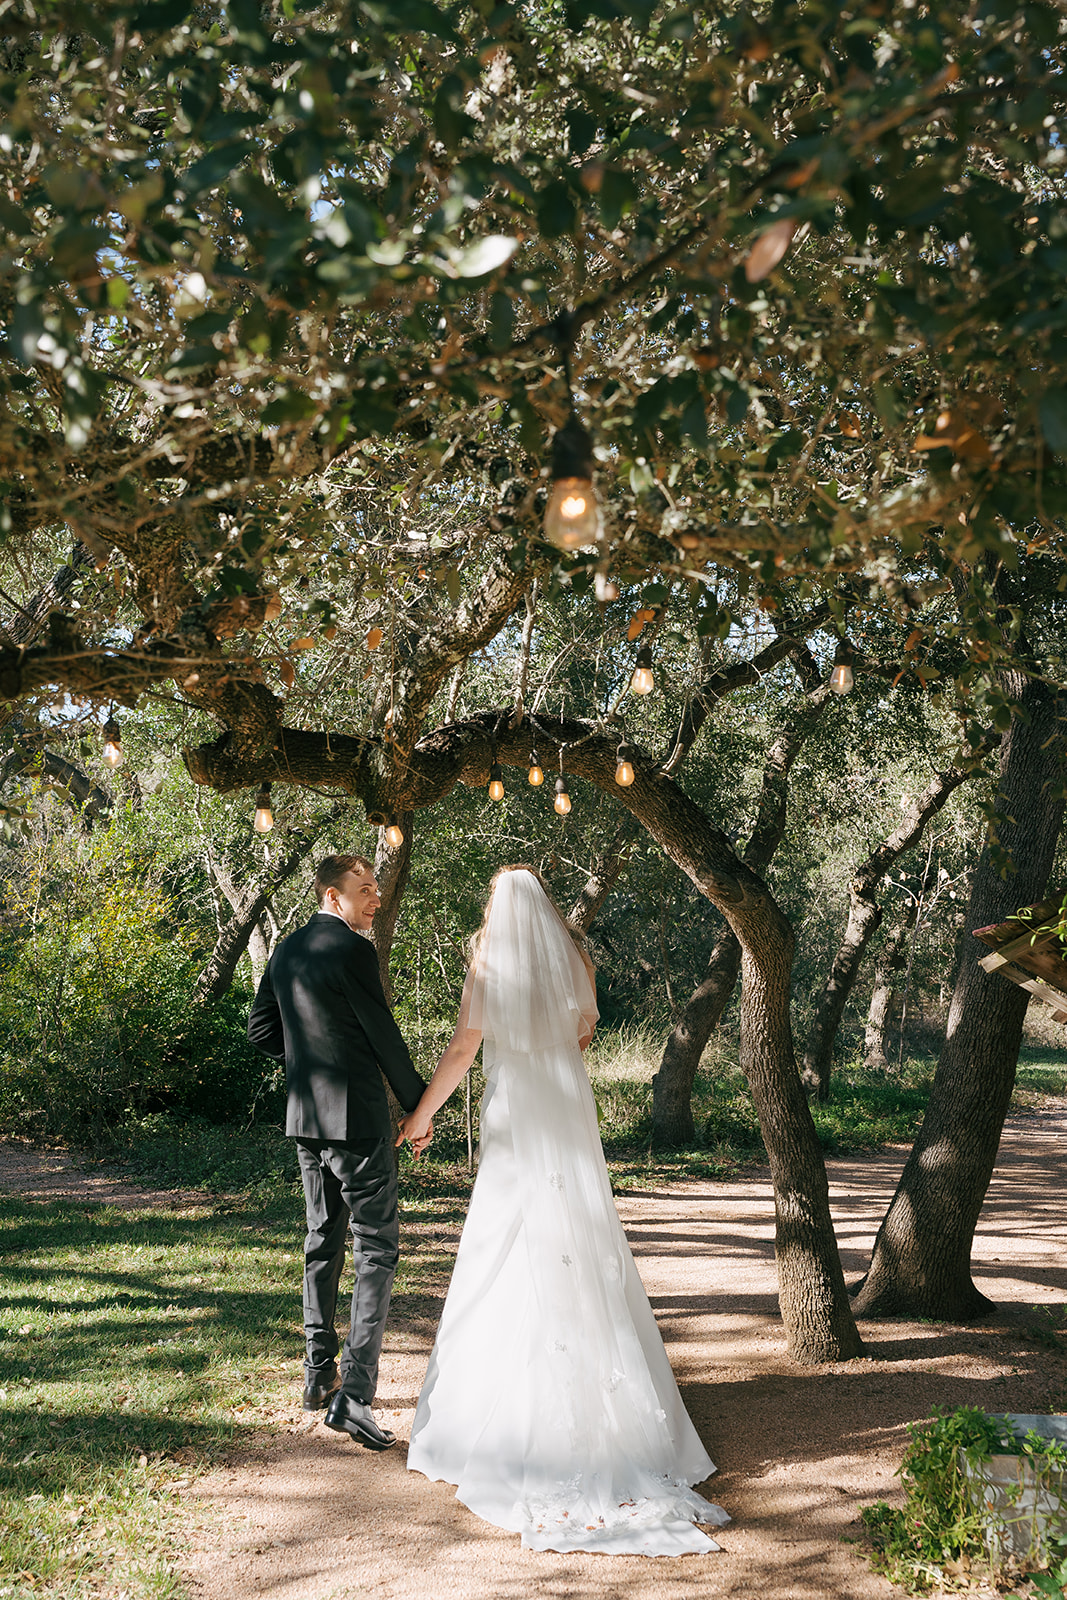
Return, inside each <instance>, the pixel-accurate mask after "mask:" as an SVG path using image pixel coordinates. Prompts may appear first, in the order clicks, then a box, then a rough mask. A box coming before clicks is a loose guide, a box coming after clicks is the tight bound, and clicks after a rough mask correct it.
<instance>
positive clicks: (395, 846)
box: [385, 817, 404, 850]
mask: <svg viewBox="0 0 1067 1600" xmlns="http://www.w3.org/2000/svg"><path fill="white" fill-rule="evenodd" d="M385 842H386V844H387V845H388V846H389V848H390V849H391V850H399V849H400V846H401V845H402V844H403V843H404V830H403V828H402V827H401V826H400V824H399V822H398V821H397V820H396V818H395V817H390V818H389V820H388V822H387V823H386V825H385Z"/></svg>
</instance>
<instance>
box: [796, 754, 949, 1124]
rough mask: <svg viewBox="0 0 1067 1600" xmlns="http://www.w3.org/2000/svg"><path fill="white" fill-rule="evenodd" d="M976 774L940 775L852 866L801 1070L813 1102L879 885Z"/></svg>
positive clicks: (874, 923)
mask: <svg viewBox="0 0 1067 1600" xmlns="http://www.w3.org/2000/svg"><path fill="white" fill-rule="evenodd" d="M976 770H977V769H976V767H974V766H968V767H950V768H949V769H948V771H947V772H939V773H938V774H937V776H936V777H935V778H934V779H933V781H932V782H931V783H930V784H929V785H928V786H927V788H926V791H925V793H923V794H922V795H920V797H919V798H918V800H916V801H915V802H914V803H913V804H912V805H911V806H910V807H909V809H908V811H907V814H906V815H905V817H904V819H903V821H902V822H901V824H900V826H899V827H898V828H895V829H894V831H893V832H892V833H891V834H890V835H889V838H888V839H886V840H884V842H883V843H882V844H880V845H879V846H878V847H877V849H875V850H872V852H871V854H870V855H869V856H868V857H867V859H866V861H864V862H863V864H862V865H861V866H860V867H858V868H857V870H856V873H855V875H854V877H853V879H852V881H851V883H850V884H849V886H848V902H849V905H848V922H847V923H846V925H845V932H844V936H843V937H842V940H841V943H840V945H839V947H838V950H837V954H836V955H835V956H834V959H833V961H832V962H831V965H830V970H829V972H828V973H827V975H826V981H825V983H824V984H823V989H822V994H821V995H820V996H819V1001H818V1004H817V1006H816V1008H815V1017H814V1020H813V1022H812V1025H811V1033H810V1035H809V1037H808V1044H807V1048H806V1049H805V1051H804V1065H803V1068H802V1071H801V1076H802V1077H803V1080H804V1087H805V1089H807V1091H808V1093H809V1094H814V1095H815V1097H816V1099H818V1100H825V1099H827V1098H828V1096H829V1093H830V1071H831V1067H832V1065H833V1058H834V1041H835V1040H836V1038H837V1034H838V1029H839V1028H840V1026H841V1018H842V1017H843V1016H844V1014H845V1006H846V1005H847V1003H848V997H849V995H850V994H851V993H852V988H853V985H854V984H855V982H856V977H857V975H858V973H859V970H860V964H861V963H862V961H863V957H864V955H865V954H866V951H867V946H868V944H869V943H870V941H871V938H872V936H873V935H874V933H875V931H876V930H877V928H878V926H879V924H880V923H881V920H882V908H881V905H880V904H879V902H878V890H879V885H880V884H881V881H882V879H883V878H884V876H885V874H886V873H887V872H888V871H889V869H890V867H892V866H894V865H895V863H896V862H897V861H899V860H900V858H901V856H902V855H904V854H905V853H906V852H907V851H908V850H911V849H912V848H913V847H914V846H915V845H916V844H918V842H919V840H920V839H921V838H922V836H923V834H924V832H925V831H926V825H927V823H928V822H929V821H930V819H931V818H932V817H935V816H936V815H937V813H938V812H939V811H940V810H941V807H942V806H943V805H944V804H945V801H946V800H947V799H948V797H949V795H950V794H952V793H953V792H954V791H955V790H956V789H958V788H959V786H960V784H961V783H965V782H966V781H967V779H968V778H970V777H972V776H973V775H974V772H975V771H976Z"/></svg>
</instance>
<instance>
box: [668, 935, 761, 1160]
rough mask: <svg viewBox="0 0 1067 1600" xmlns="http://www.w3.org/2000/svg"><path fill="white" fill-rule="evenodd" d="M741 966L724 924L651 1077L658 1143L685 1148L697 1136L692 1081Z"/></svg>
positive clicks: (733, 940) (738, 952)
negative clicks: (657, 1069) (701, 975)
mask: <svg viewBox="0 0 1067 1600" xmlns="http://www.w3.org/2000/svg"><path fill="white" fill-rule="evenodd" d="M740 970H741V946H740V945H739V944H738V942H737V939H736V937H735V935H734V933H733V931H732V930H731V929H730V928H729V927H726V928H724V929H723V930H722V932H721V933H720V934H719V937H718V938H717V939H716V941H715V943H714V944H713V945H712V947H711V954H710V955H709V956H708V964H707V966H706V967H705V969H704V976H703V978H701V980H700V982H699V984H698V985H697V987H696V988H695V989H694V990H693V993H692V994H691V995H690V996H689V999H688V1001H687V1002H686V1004H685V1006H684V1008H683V1010H682V1014H681V1016H680V1017H679V1018H678V1020H677V1022H676V1023H675V1025H674V1027H673V1028H672V1029H671V1032H670V1036H669V1038H668V1040H667V1043H666V1046H665V1047H664V1051H663V1060H662V1061H661V1062H660V1067H659V1071H658V1072H657V1073H656V1076H655V1077H654V1078H653V1080H652V1127H653V1132H654V1136H655V1138H656V1139H657V1141H659V1142H660V1143H663V1144H669V1145H678V1146H681V1147H683V1148H684V1147H685V1146H688V1145H692V1143H693V1141H694V1139H695V1138H696V1128H695V1126H694V1123H693V1083H694V1080H695V1079H696V1074H697V1068H698V1067H699V1066H700V1058H701V1056H702V1055H703V1054H704V1051H705V1050H706V1048H707V1044H708V1040H709V1039H710V1038H711V1036H712V1034H713V1033H714V1031H715V1029H716V1028H717V1027H718V1025H719V1022H720V1019H721V1017H722V1014H723V1012H724V1011H725V1010H726V1007H727V1005H728V1004H729V1002H730V996H731V995H732V994H733V992H734V987H735V985H736V983H737V974H738V973H739V972H740Z"/></svg>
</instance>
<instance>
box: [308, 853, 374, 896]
mask: <svg viewBox="0 0 1067 1600" xmlns="http://www.w3.org/2000/svg"><path fill="white" fill-rule="evenodd" d="M373 871H374V862H373V861H368V860H367V857H366V856H324V857H323V859H322V860H321V861H320V862H319V864H318V866H317V867H316V868H315V899H316V900H317V901H318V903H319V905H320V906H321V904H322V902H323V901H324V900H325V898H326V891H327V889H339V888H340V887H341V884H342V883H343V882H344V879H345V877H346V876H347V874H348V873H350V872H373Z"/></svg>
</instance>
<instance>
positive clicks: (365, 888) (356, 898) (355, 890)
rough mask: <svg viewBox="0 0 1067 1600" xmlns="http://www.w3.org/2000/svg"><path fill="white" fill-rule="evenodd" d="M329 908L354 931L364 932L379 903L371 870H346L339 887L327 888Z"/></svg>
mask: <svg viewBox="0 0 1067 1600" xmlns="http://www.w3.org/2000/svg"><path fill="white" fill-rule="evenodd" d="M326 894H327V899H328V900H329V902H330V906H331V909H332V910H334V911H336V912H338V913H339V914H340V915H341V916H342V917H343V918H344V920H345V921H346V922H347V923H348V926H349V927H350V928H351V929H352V930H353V932H355V933H366V932H367V931H368V930H369V928H370V925H371V923H372V922H373V921H374V913H375V912H376V911H377V909H378V907H379V906H380V905H381V903H382V902H381V899H380V898H379V895H378V885H377V884H376V883H375V881H374V873H373V872H346V873H345V875H344V877H343V878H342V879H341V887H340V888H339V889H328V890H327V891H326Z"/></svg>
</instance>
